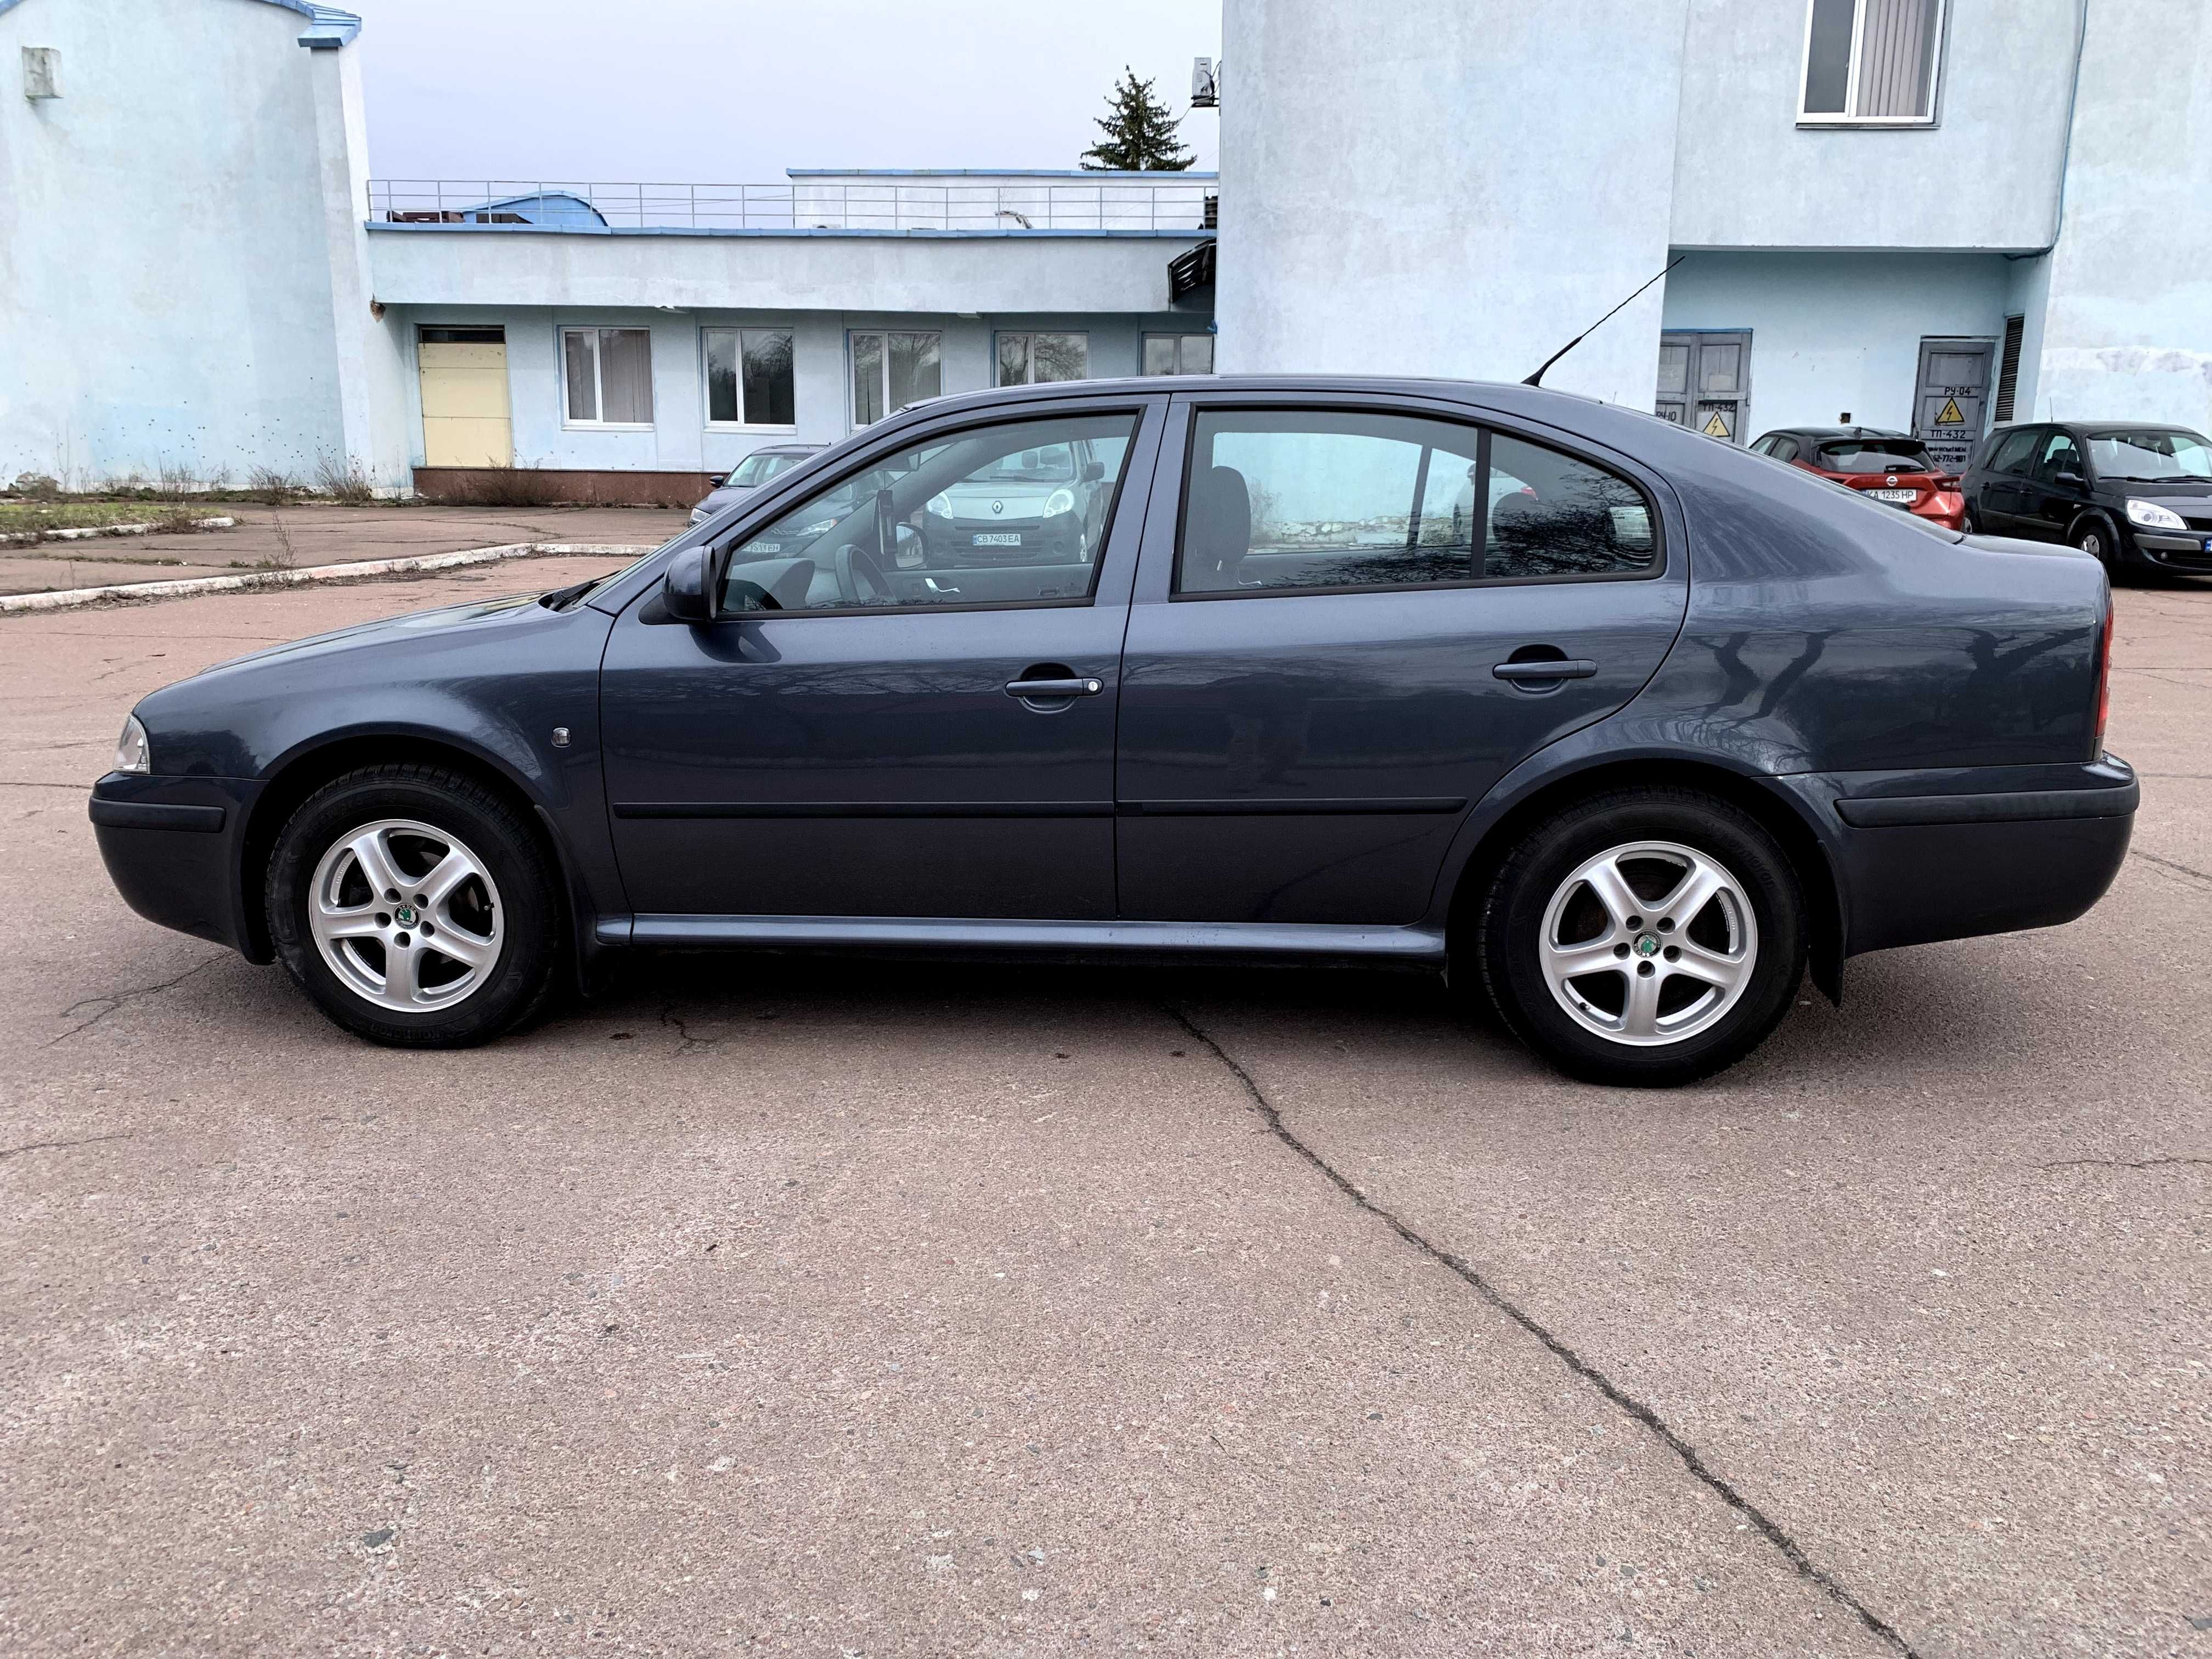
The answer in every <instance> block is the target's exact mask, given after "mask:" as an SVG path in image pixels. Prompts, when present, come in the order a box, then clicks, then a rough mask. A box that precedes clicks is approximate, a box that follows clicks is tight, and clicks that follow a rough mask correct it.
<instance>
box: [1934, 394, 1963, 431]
mask: <svg viewBox="0 0 2212 1659" xmlns="http://www.w3.org/2000/svg"><path fill="white" fill-rule="evenodd" d="M1935 424H1936V425H1937V426H1964V425H1966V416H1964V415H1961V414H1960V412H1959V400H1958V399H1957V398H1945V399H1944V400H1943V407H1942V409H1940V410H1937V411H1936V421H1935Z"/></svg>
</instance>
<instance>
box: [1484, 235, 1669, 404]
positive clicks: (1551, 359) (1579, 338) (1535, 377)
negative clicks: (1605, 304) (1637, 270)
mask: <svg viewBox="0 0 2212 1659" xmlns="http://www.w3.org/2000/svg"><path fill="white" fill-rule="evenodd" d="M1689 257H1690V256H1689V255H1688V254H1686V253H1678V254H1676V255H1675V256H1674V258H1671V259H1669V260H1668V262H1667V269H1666V270H1662V271H1661V272H1660V273H1659V276H1665V275H1666V274H1667V271H1668V270H1674V267H1675V266H1676V265H1679V264H1681V263H1682V261H1683V260H1685V259H1686V258H1689ZM1659 276H1654V277H1653V278H1652V279H1651V283H1656V282H1657V281H1658V280H1659ZM1651 283H1644V288H1650V286H1651ZM1644 288H1639V289H1637V290H1636V294H1641V293H1643V292H1644ZM1636 294H1632V295H1629V296H1628V300H1623V301H1621V302H1620V304H1619V305H1617V306H1615V307H1613V309H1612V310H1611V311H1608V312H1607V313H1605V315H1604V316H1602V317H1601V318H1599V319H1597V321H1595V322H1594V323H1592V324H1591V325H1589V327H1588V328H1586V329H1584V330H1583V331H1582V332H1581V333H1579V334H1577V335H1576V336H1575V337H1574V338H1573V339H1571V340H1570V341H1568V342H1567V343H1566V344H1565V345H1563V346H1561V347H1560V348H1559V349H1558V350H1557V351H1555V352H1553V354H1552V355H1551V356H1548V357H1547V358H1545V359H1544V362H1543V365H1542V367H1541V368H1538V369H1537V371H1536V372H1535V373H1534V374H1531V375H1530V376H1529V377H1528V379H1527V380H1523V381H1522V382H1521V384H1522V386H1541V385H1543V384H1544V370H1545V369H1547V368H1550V367H1551V366H1552V365H1553V363H1556V362H1559V359H1560V358H1562V357H1564V356H1566V355H1567V354H1568V353H1569V352H1570V351H1572V350H1573V349H1575V348H1576V347H1577V346H1578V345H1580V344H1581V343H1583V341H1584V340H1587V339H1588V338H1589V337H1590V336H1591V335H1593V334H1595V333H1596V332H1597V331H1598V330H1599V329H1601V328H1602V327H1604V326H1605V325H1606V324H1607V322H1608V321H1609V320H1611V319H1613V317H1614V316H1616V315H1617V314H1619V313H1621V312H1623V311H1626V309H1627V308H1628V301H1629V300H1633V299H1634V298H1635V297H1636Z"/></svg>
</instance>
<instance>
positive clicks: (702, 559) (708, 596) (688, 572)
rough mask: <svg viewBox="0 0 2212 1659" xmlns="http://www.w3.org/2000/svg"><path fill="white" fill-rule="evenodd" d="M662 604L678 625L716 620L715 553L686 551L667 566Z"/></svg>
mask: <svg viewBox="0 0 2212 1659" xmlns="http://www.w3.org/2000/svg"><path fill="white" fill-rule="evenodd" d="M660 604H661V608H662V609H663V610H665V611H667V612H668V614H669V616H670V617H672V618H674V619H675V620H676V621H678V622H684V623H710V622H712V621H714V549H713V548H711V547H708V546H707V545H705V544H701V545H699V546H697V547H687V548H685V549H684V550H683V551H682V552H681V553H678V555H677V556H675V557H674V558H672V559H671V560H670V561H669V562H668V568H667V570H666V571H665V573H663V574H662V576H661V578H660Z"/></svg>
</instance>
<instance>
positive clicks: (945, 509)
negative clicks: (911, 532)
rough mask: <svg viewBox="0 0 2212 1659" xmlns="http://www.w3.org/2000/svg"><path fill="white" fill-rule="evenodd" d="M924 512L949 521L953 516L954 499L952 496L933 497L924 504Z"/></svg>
mask: <svg viewBox="0 0 2212 1659" xmlns="http://www.w3.org/2000/svg"><path fill="white" fill-rule="evenodd" d="M922 510H923V511H924V512H926V513H933V514H934V515H935V516H936V517H938V518H940V519H949V518H951V516H952V498H951V496H950V495H932V496H931V497H930V498H929V499H928V501H926V502H924V503H923V504H922Z"/></svg>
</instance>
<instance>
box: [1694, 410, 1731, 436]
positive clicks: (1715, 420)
mask: <svg viewBox="0 0 2212 1659" xmlns="http://www.w3.org/2000/svg"><path fill="white" fill-rule="evenodd" d="M1698 429H1699V431H1700V432H1702V433H1704V434H1705V436H1707V437H1708V438H1725V437H1727V436H1728V435H1729V423H1728V422H1727V421H1726V420H1724V419H1723V418H1722V415H1721V411H1720V410H1714V411H1713V414H1712V418H1711V420H1709V421H1707V422H1705V425H1703V426H1701V427H1699V428H1698Z"/></svg>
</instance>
